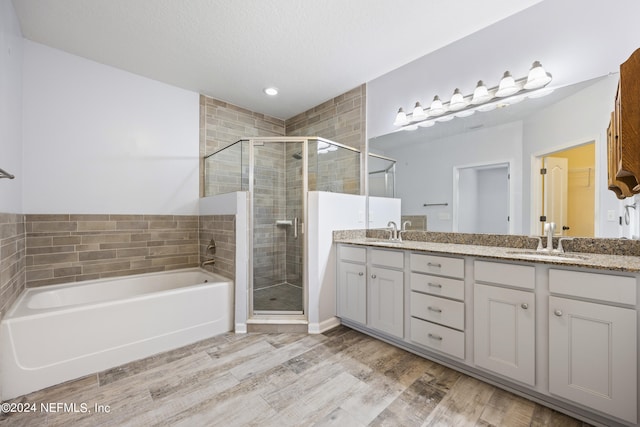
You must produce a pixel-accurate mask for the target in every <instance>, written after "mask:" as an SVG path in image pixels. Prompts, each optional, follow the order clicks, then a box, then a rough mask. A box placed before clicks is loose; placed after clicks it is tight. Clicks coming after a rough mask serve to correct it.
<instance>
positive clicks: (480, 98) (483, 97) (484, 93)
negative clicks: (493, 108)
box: [471, 80, 491, 105]
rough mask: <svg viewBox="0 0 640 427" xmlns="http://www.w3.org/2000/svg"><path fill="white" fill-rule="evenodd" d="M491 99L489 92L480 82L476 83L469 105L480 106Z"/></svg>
mask: <svg viewBox="0 0 640 427" xmlns="http://www.w3.org/2000/svg"><path fill="white" fill-rule="evenodd" d="M490 99H491V95H489V90H488V89H487V87H486V86H485V85H484V83H483V82H482V80H479V81H478V84H477V85H476V88H475V90H474V91H473V98H471V103H472V104H474V105H478V104H482V103H484V102H487V101H488V100H490Z"/></svg>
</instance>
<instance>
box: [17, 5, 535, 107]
mask: <svg viewBox="0 0 640 427" xmlns="http://www.w3.org/2000/svg"><path fill="white" fill-rule="evenodd" d="M539 1H540V0H484V1H478V0H456V1H451V0H449V1H447V0H411V1H397V0H313V1H311V0H308V1H303V0H244V1H238V0H181V1H176V0H13V4H14V6H15V9H16V12H17V14H18V17H19V19H20V24H21V27H22V32H23V34H24V36H25V37H26V38H28V39H30V40H32V41H35V42H38V43H42V44H45V45H48V46H51V47H54V48H57V49H61V50H64V51H66V52H69V53H73V54H76V55H79V56H82V57H84V58H88V59H91V60H94V61H97V62H100V63H103V64H107V65H110V66H113V67H116V68H120V69H123V70H127V71H130V72H132V73H135V74H139V75H142V76H145V77H149V78H152V79H155V80H159V81H162V82H165V83H168V84H171V85H175V86H178V87H181V88H184V89H188V90H192V91H196V92H199V93H203V94H206V95H209V96H212V97H214V98H217V99H221V100H224V101H227V102H230V103H233V104H235V105H238V106H241V107H244V108H248V109H250V110H252V111H256V112H260V113H264V114H268V115H271V116H274V117H278V118H282V119H287V118H290V117H292V116H294V115H296V114H298V113H300V112H303V111H306V110H307V109H309V108H311V107H313V106H315V105H318V104H320V103H322V102H324V101H326V100H327V99H331V98H333V97H335V96H337V95H340V94H342V93H344V92H346V91H348V90H350V89H352V88H354V87H356V86H358V85H360V84H362V83H365V82H368V81H370V80H372V79H374V78H376V77H378V76H381V75H383V74H385V73H387V72H389V71H391V70H393V69H395V68H397V67H399V66H402V65H404V64H406V63H408V62H410V61H412V60H414V59H416V58H419V57H421V56H423V55H425V54H427V53H430V52H432V51H434V50H437V49H439V48H441V47H442V46H445V45H447V44H449V43H451V42H453V41H455V40H458V39H461V38H463V37H465V36H467V35H469V34H471V33H473V32H475V31H478V30H480V29H482V28H484V27H487V26H489V25H491V24H493V23H495V22H497V21H499V20H501V19H504V18H506V17H507V16H510V15H512V14H514V13H516V12H518V11H520V10H523V9H525V8H527V7H529V6H531V5H533V4H535V3H538V2H539ZM267 86H275V87H277V88H278V89H279V90H280V94H279V95H278V96H277V97H267V96H266V95H265V94H264V93H263V92H262V90H263V89H264V88H265V87H267Z"/></svg>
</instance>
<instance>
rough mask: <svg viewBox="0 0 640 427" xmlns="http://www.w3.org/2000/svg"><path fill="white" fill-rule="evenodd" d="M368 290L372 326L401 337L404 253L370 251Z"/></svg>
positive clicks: (402, 330)
mask: <svg viewBox="0 0 640 427" xmlns="http://www.w3.org/2000/svg"><path fill="white" fill-rule="evenodd" d="M370 255H371V269H370V273H371V274H370V277H369V291H370V293H371V303H370V307H371V312H370V313H371V314H370V316H369V320H370V322H369V323H370V325H371V327H373V328H375V329H378V330H380V331H383V332H386V333H388V334H390V335H393V336H396V337H398V338H402V337H403V336H404V271H403V269H404V254H403V253H402V252H397V251H383V250H378V249H372V250H371V252H370Z"/></svg>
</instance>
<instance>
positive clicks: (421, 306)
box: [411, 292, 464, 330]
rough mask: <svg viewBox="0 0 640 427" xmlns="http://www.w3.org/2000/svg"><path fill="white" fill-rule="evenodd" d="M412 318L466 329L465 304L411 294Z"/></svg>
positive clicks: (415, 293)
mask: <svg viewBox="0 0 640 427" xmlns="http://www.w3.org/2000/svg"><path fill="white" fill-rule="evenodd" d="M411 316H415V317H419V318H421V319H424V320H428V321H430V322H435V323H439V324H440V325H445V326H449V327H452V328H456V329H460V330H462V329H464V303H462V302H458V301H451V300H449V299H444V298H439V297H434V296H431V295H425V294H419V293H417V292H411Z"/></svg>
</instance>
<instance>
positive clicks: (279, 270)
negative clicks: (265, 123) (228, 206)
mask: <svg viewBox="0 0 640 427" xmlns="http://www.w3.org/2000/svg"><path fill="white" fill-rule="evenodd" d="M283 150H284V143H266V144H265V145H264V146H256V147H255V168H254V190H255V191H254V197H253V203H254V207H253V212H254V216H255V217H254V221H253V227H254V230H253V234H254V240H253V273H254V282H253V287H254V289H260V288H263V287H266V286H272V285H274V284H277V283H282V282H283V281H284V280H285V271H286V270H285V269H286V264H285V261H286V256H287V251H286V234H287V229H288V228H290V227H287V226H276V225H275V224H276V220H283V219H290V218H287V217H286V216H287V211H286V192H285V178H286V169H285V158H284V157H285V153H284V151H283Z"/></svg>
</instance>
